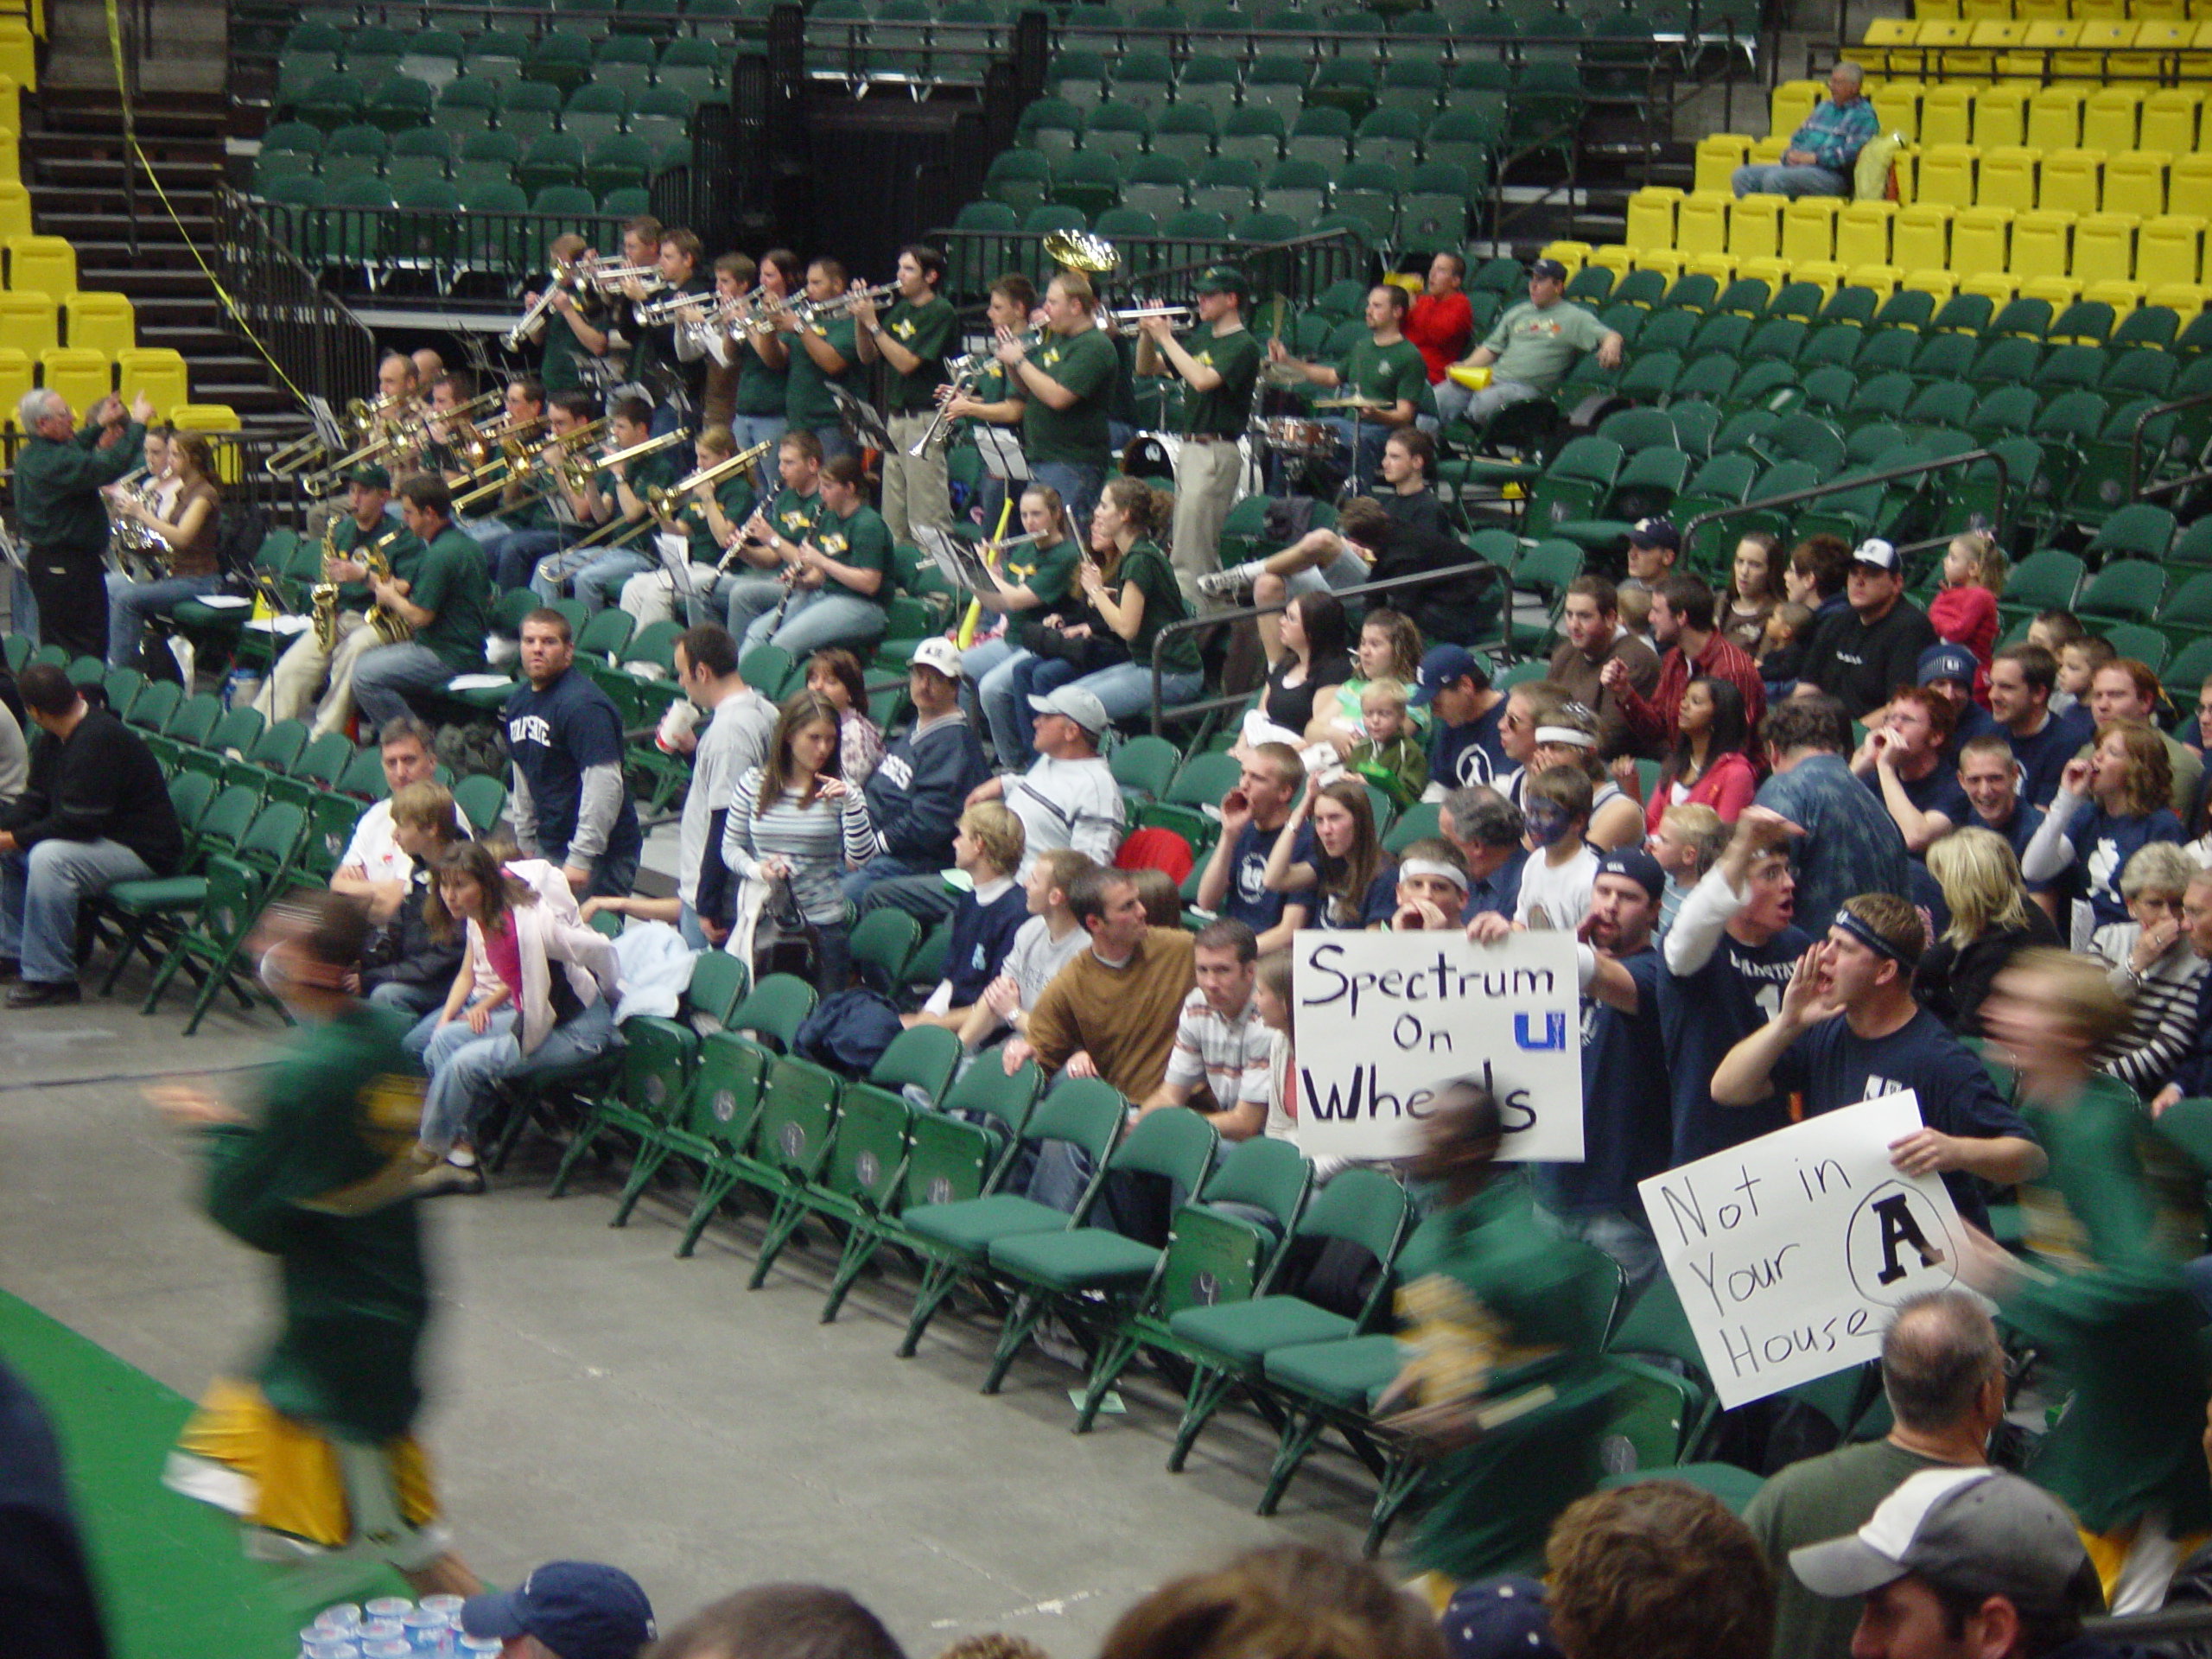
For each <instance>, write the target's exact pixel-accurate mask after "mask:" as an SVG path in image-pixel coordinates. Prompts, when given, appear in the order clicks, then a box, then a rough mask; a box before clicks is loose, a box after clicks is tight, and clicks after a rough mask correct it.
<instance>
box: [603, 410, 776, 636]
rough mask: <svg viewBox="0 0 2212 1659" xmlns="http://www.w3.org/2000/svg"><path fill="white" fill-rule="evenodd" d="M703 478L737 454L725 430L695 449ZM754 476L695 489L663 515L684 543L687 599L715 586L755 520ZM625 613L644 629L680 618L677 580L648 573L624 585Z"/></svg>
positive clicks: (741, 474)
mask: <svg viewBox="0 0 2212 1659" xmlns="http://www.w3.org/2000/svg"><path fill="white" fill-rule="evenodd" d="M691 453H692V459H693V460H694V461H696V463H697V467H698V470H699V471H700V472H702V473H703V472H705V471H706V470H707V469H708V468H709V467H714V466H715V465H717V464H719V463H720V462H722V461H728V459H729V458H730V457H731V456H732V455H734V454H736V453H737V442H736V440H735V439H734V438H732V437H731V436H730V431H729V429H728V427H726V426H710V427H709V428H708V429H706V430H705V431H704V432H702V433H701V434H700V435H699V438H698V442H696V443H694V444H693V445H692V446H691ZM753 500H754V497H753V475H752V469H751V468H750V467H740V468H738V469H737V470H736V471H734V472H732V473H729V474H726V475H724V476H723V477H721V478H719V479H715V480H709V481H708V482H706V483H703V484H695V485H693V486H691V488H690V489H689V490H687V491H686V492H685V493H684V496H683V500H682V502H680V503H679V504H677V506H676V508H675V510H674V511H673V512H668V513H664V514H661V515H659V518H660V523H661V524H663V525H664V527H666V528H667V529H670V530H672V531H676V532H677V534H679V535H681V536H682V537H683V538H684V542H685V543H686V545H685V549H684V558H685V561H686V562H687V563H689V564H690V567H691V568H690V572H689V573H688V575H687V579H686V581H685V584H684V591H685V592H686V593H687V594H691V593H698V592H702V591H704V590H705V589H707V588H711V587H713V586H714V582H715V577H716V575H718V574H720V573H719V572H718V570H717V569H716V568H715V567H716V566H718V565H719V564H720V563H721V558H722V554H723V552H724V551H725V550H727V549H728V546H729V544H730V543H732V542H734V541H735V540H736V539H737V536H738V531H740V530H741V529H742V528H743V527H744V524H745V521H746V520H747V518H750V517H751V516H752V514H753ZM622 608H623V609H624V610H626V611H627V612H628V613H630V614H631V616H632V617H633V618H635V619H636V620H637V625H638V626H639V627H641V628H642V627H645V626H648V625H649V624H652V623H654V622H662V621H665V620H668V619H669V618H671V617H672V616H674V615H675V614H676V578H675V576H674V575H672V574H671V573H670V572H669V571H666V570H648V571H646V572H645V574H644V575H638V576H632V577H631V578H630V580H629V581H627V582H624V583H623V584H622Z"/></svg>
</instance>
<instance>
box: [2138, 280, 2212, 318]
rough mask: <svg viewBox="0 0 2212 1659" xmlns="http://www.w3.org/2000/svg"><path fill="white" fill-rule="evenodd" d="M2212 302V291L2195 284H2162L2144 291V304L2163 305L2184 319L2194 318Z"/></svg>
mask: <svg viewBox="0 0 2212 1659" xmlns="http://www.w3.org/2000/svg"><path fill="white" fill-rule="evenodd" d="M2208 302H2212V291H2208V290H2206V289H2203V288H2202V287H2201V286H2199V285H2198V284H2197V283H2158V284H2157V285H2156V286H2154V287H2152V288H2150V289H2145V291H2144V295H2143V303H2144V304H2145V305H2163V306H2164V307H2165V308H2167V309H2168V310H2170V311H2174V312H2177V313H2179V314H2180V315H2182V316H2183V317H2193V316H2195V315H2196V314H2197V313H2198V312H2199V311H2202V309H2203V308H2205V306H2206V304H2207V303H2208Z"/></svg>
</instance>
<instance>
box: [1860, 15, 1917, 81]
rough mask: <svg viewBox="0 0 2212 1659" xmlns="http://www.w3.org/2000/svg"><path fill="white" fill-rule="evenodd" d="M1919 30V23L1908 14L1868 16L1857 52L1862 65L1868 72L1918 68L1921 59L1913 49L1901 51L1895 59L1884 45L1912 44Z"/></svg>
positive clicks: (1878, 72)
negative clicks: (1902, 15)
mask: <svg viewBox="0 0 2212 1659" xmlns="http://www.w3.org/2000/svg"><path fill="white" fill-rule="evenodd" d="M1919 33H1920V25H1919V24H1918V23H1916V22H1914V21H1912V19H1910V18H1909V17H1875V18H1872V19H1870V20H1868V22H1867V24H1866V39H1865V40H1864V41H1862V42H1861V43H1860V49H1859V53H1858V60H1859V66H1860V67H1862V68H1864V69H1865V70H1866V72H1867V73H1869V74H1886V73H1889V72H1890V71H1891V70H1892V69H1896V70H1903V71H1905V72H1907V73H1910V72H1911V71H1912V70H1913V69H1915V68H1916V67H1918V64H1919V60H1918V59H1917V58H1916V56H1915V55H1914V54H1912V53H1910V52H1908V51H1900V52H1898V53H1897V55H1896V57H1895V58H1894V59H1892V58H1891V55H1890V54H1889V53H1888V52H1887V51H1885V50H1884V49H1883V48H1886V47H1891V46H1895V47H1900V48H1902V47H1910V45H1911V44H1912V43H1913V41H1914V40H1915V39H1916V38H1917V37H1918V35H1919Z"/></svg>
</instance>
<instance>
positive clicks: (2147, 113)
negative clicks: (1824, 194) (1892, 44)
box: [1767, 74, 2212, 154]
mask: <svg viewBox="0 0 2212 1659" xmlns="http://www.w3.org/2000/svg"><path fill="white" fill-rule="evenodd" d="M1825 90H1826V89H1825V88H1824V87H1822V88H1815V87H1813V86H1812V85H1811V83H1809V82H1807V81H1789V82H1785V83H1784V84H1783V85H1782V86H1777V87H1776V88H1775V90H1774V92H1772V93H1771V94H1770V96H1769V98H1768V100H1767V130H1768V131H1769V133H1770V134H1771V135H1772V136H1774V137H1782V138H1786V137H1789V135H1790V134H1791V133H1793V132H1795V131H1796V130H1797V128H1798V126H1799V125H1800V124H1802V122H1803V121H1804V119H1805V117H1806V115H1807V114H1808V112H1809V111H1810V110H1811V109H1812V106H1813V102H1814V99H1813V98H1812V97H1811V93H1813V92H1825ZM1866 95H1867V98H1868V99H1869V100H1870V101H1871V102H1872V104H1873V105H1874V114H1875V116H1876V117H1877V118H1878V119H1879V121H1880V122H1881V125H1882V130H1883V131H1884V132H1885V133H1893V134H1895V135H1896V136H1897V137H1900V138H1902V139H1904V141H1905V142H1906V143H1917V144H1965V143H1974V144H1980V145H1981V146H1982V147H1983V148H1985V149H1997V148H2000V147H2002V146H2005V145H2008V144H2025V145H2028V146H2030V147H2031V148H2033V149H2102V150H2107V151H2116V150H2122V149H2163V150H2168V151H2171V152H2173V153H2175V154H2182V153H2184V152H2187V151H2190V150H2193V149H2196V147H2197V145H2198V143H2199V141H2200V139H2203V138H2207V137H2212V133H2208V132H2207V130H2206V127H2205V124H2204V120H2203V105H2204V99H2205V88H2204V87H2203V86H2201V85H2197V86H2096V87H2088V86H2021V85H2018V84H2012V85H2005V86H1998V85H1994V84H1991V83H1987V82H1980V81H1945V82H1942V83H1941V84H1930V83H1928V82H1924V81H1919V80H1911V79H1878V78H1877V77H1875V76H1874V75H1872V74H1869V75H1868V76H1867V78H1866Z"/></svg>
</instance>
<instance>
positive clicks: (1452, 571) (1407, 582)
mask: <svg viewBox="0 0 2212 1659" xmlns="http://www.w3.org/2000/svg"><path fill="white" fill-rule="evenodd" d="M1475 571H1488V572H1489V573H1490V574H1491V575H1493V576H1495V577H1496V578H1497V580H1498V581H1499V582H1502V583H1504V584H1506V588H1507V591H1506V593H1505V594H1504V596H1503V601H1502V603H1501V607H1500V610H1499V615H1500V618H1501V620H1502V621H1503V623H1504V625H1505V626H1507V628H1508V629H1509V630H1510V627H1511V624H1512V616H1511V613H1510V605H1511V602H1512V592H1511V579H1510V576H1509V575H1508V574H1507V573H1506V572H1505V571H1504V570H1503V569H1500V568H1499V567H1498V566H1497V565H1495V564H1493V563H1491V561H1489V560H1488V559H1484V558H1472V559H1469V560H1468V561H1467V562H1466V563H1464V564H1446V565H1439V566H1438V567H1437V568H1436V569H1433V570H1416V571H1414V573H1413V574H1412V575H1408V576H1390V577H1388V578H1386V579H1385V580H1383V581H1382V582H1362V583H1360V584H1359V585H1358V586H1357V587H1356V588H1331V589H1329V592H1330V594H1332V596H1333V597H1335V598H1337V599H1338V600H1346V599H1362V598H1364V597H1366V596H1367V595H1368V594H1393V593H1398V592H1400V591H1402V590H1403V589H1406V588H1427V587H1430V586H1433V584H1435V583H1437V582H1445V581H1447V580H1449V579H1451V578H1452V577H1455V576H1465V575H1470V574H1471V573H1473V572H1475ZM1297 597H1298V595H1297V594H1290V595H1289V596H1288V597H1287V598H1286V599H1285V600H1284V601H1283V602H1282V603H1281V604H1280V605H1241V606H1238V607H1236V608H1235V609H1233V610H1219V611H1208V612H1206V613H1205V614H1204V615H1203V616H1189V617H1183V618H1180V619H1179V620H1176V621H1173V622H1170V623H1168V624H1167V625H1166V626H1165V627H1163V628H1161V629H1160V632H1159V633H1158V634H1157V635H1156V636H1154V639H1153V642H1152V734H1153V735H1154V737H1158V736H1160V734H1161V733H1160V726H1161V724H1162V722H1163V721H1164V719H1165V717H1166V714H1167V713H1168V712H1169V711H1167V710H1166V709H1162V708H1161V706H1160V703H1161V699H1160V681H1161V677H1162V671H1161V668H1160V657H1161V655H1162V654H1163V653H1162V652H1161V649H1160V648H1161V646H1162V645H1165V644H1166V642H1167V641H1168V640H1169V639H1173V638H1176V637H1178V636H1179V635H1182V634H1186V633H1195V632H1198V630H1199V629H1201V628H1212V627H1218V626H1221V625H1222V624H1224V623H1227V622H1244V621H1249V620H1253V619H1255V618H1258V617H1262V616H1274V615H1277V614H1279V613H1281V612H1284V611H1287V610H1288V609H1289V608H1290V607H1291V603H1292V601H1294V600H1295V599H1296V598H1297ZM1507 637H1508V638H1509V639H1510V637H1511V635H1510V632H1509V633H1508V635H1507ZM1249 695H1250V693H1249V692H1241V691H1240V692H1237V693H1235V694H1233V695H1225V696H1218V697H1201V698H1199V699H1198V701H1197V702H1182V703H1178V704H1176V705H1175V708H1174V709H1173V713H1175V714H1177V715H1205V714H1211V713H1213V712H1214V711H1215V710H1216V709H1233V708H1235V707H1236V705H1237V704H1239V703H1241V702H1243V701H1244V700H1245V698H1246V697H1247V696H1249Z"/></svg>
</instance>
